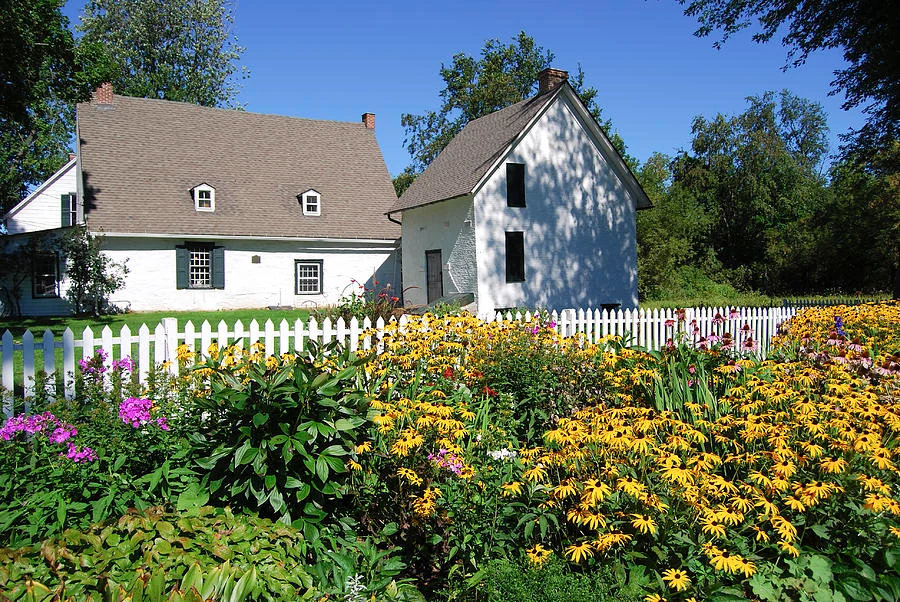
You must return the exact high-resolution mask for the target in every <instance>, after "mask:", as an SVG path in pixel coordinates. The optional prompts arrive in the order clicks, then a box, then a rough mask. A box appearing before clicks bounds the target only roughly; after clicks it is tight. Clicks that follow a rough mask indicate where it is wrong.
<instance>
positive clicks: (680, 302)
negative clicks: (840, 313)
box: [640, 292, 891, 309]
mask: <svg viewBox="0 0 900 602" xmlns="http://www.w3.org/2000/svg"><path fill="white" fill-rule="evenodd" d="M890 299H891V295H890V294H888V293H872V294H869V295H845V294H841V293H835V294H828V295H803V296H791V297H770V296H767V295H763V294H761V293H752V292H751V293H736V294H734V295H727V296H715V295H712V296H710V295H707V296H699V297H695V296H684V297H679V298H674V297H669V298H665V299H647V300H641V302H640V307H641V308H642V309H667V308H672V309H674V308H679V307H781V306H783V305H804V306H805V305H818V304H821V305H829V304H833V303H834V301H835V300H840V301H841V302H842V303H865V302H869V301H889V300H890Z"/></svg>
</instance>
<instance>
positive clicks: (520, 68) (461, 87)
mask: <svg viewBox="0 0 900 602" xmlns="http://www.w3.org/2000/svg"><path fill="white" fill-rule="evenodd" d="M554 58H555V57H554V54H553V53H552V52H550V51H549V50H546V49H545V48H543V47H541V46H538V45H537V44H536V43H535V41H534V39H533V38H532V37H530V36H529V35H527V34H526V33H525V32H524V31H523V32H520V33H519V35H518V36H516V38H515V39H514V40H513V41H511V42H510V43H509V44H504V43H502V42H501V41H500V40H499V39H492V40H488V41H487V42H485V44H484V47H483V48H482V49H481V57H480V58H475V57H473V56H470V55H468V54H465V53H463V52H461V53H458V54H456V55H454V56H453V61H452V63H451V64H450V65H449V66H446V65H441V78H442V79H443V80H444V88H443V89H442V90H441V92H440V96H441V99H442V101H443V104H442V105H441V108H440V109H439V110H437V111H427V112H425V113H422V114H420V115H413V114H410V113H406V114H404V115H402V117H401V120H400V121H401V124H402V125H403V126H404V127H405V128H406V140H405V141H404V143H405V144H406V145H407V147H406V148H407V150H408V151H409V154H410V156H411V157H412V163H410V165H409V167H407V168H406V170H405V171H404V173H403V174H401V176H398V178H397V179H395V182H394V186H395V188H397V189H398V191H399V192H402V190H405V187H406V186H409V184H411V183H412V180H413V179H415V175H417V174H419V173H421V172H422V171H424V170H425V168H426V167H428V165H429V164H430V163H431V162H432V161H433V160H434V158H435V157H437V155H438V154H439V153H440V152H441V150H443V149H444V147H445V146H447V144H449V143H450V141H451V140H452V139H453V137H454V136H456V134H458V133H459V131H460V130H462V128H463V127H465V125H466V124H467V123H469V121H472V120H473V119H477V118H479V117H483V116H484V115H487V114H489V113H493V112H494V111H498V110H500V109H502V108H504V107H508V106H509V105H511V104H515V103H517V102H519V101H520V100H524V99H526V98H528V97H530V96H533V95H535V94H536V93H537V75H538V73H539V72H540V71H542V70H543V69H546V68H548V67H551V66H553V65H552V63H553V60H554ZM569 83H570V84H571V85H572V87H573V88H574V89H575V91H576V92H577V93H578V95H579V96H580V97H581V99H582V100H583V101H584V104H585V105H586V106H587V107H588V109H589V110H590V111H591V114H592V115H593V116H594V118H595V119H597V121H598V122H599V123H600V125H601V127H603V128H604V130H605V131H607V132H609V131H610V129H611V123H610V121H609V120H603V119H602V111H601V109H600V106H599V104H598V103H597V90H596V88H592V87H588V86H586V85H585V83H584V72H583V71H582V70H581V66H579V67H578V71H577V73H576V74H575V75H574V77H570V78H569ZM611 139H612V142H613V144H614V146H616V149H617V150H618V151H619V152H620V153H621V154H623V155H624V154H625V144H624V142H623V141H622V139H621V138H620V137H619V136H618V135H617V134H613V135H612V136H611ZM630 163H631V164H632V165H633V164H634V161H633V160H630ZM399 192H398V193H399Z"/></svg>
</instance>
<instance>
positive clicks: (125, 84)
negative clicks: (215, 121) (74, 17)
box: [78, 0, 246, 106]
mask: <svg viewBox="0 0 900 602" xmlns="http://www.w3.org/2000/svg"><path fill="white" fill-rule="evenodd" d="M233 22H234V11H233V8H232V7H231V6H230V5H229V4H228V3H227V2H226V0H91V1H90V2H88V4H87V5H86V6H85V7H84V16H83V19H82V22H81V24H80V25H79V27H78V29H79V30H81V31H82V32H84V37H83V40H84V41H86V42H92V43H99V44H102V46H103V48H105V49H106V52H107V53H108V54H109V57H110V58H111V61H112V64H113V67H114V70H113V77H112V78H111V79H112V83H113V88H114V89H115V90H116V91H117V92H119V93H120V94H124V95H127V96H139V97H144V98H164V99H167V100H177V101H182V102H189V103H193V104H198V105H203V106H234V104H235V99H236V97H237V94H238V91H239V88H240V76H241V75H242V74H245V73H246V71H245V70H244V69H242V68H240V67H238V65H237V61H238V60H239V59H240V57H241V54H242V53H243V51H244V48H242V47H241V46H239V45H238V43H237V37H236V36H234V35H233V33H232V31H231V30H232V25H233Z"/></svg>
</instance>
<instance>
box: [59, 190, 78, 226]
mask: <svg viewBox="0 0 900 602" xmlns="http://www.w3.org/2000/svg"><path fill="white" fill-rule="evenodd" d="M77 223H78V195H77V194H75V193H74V192H70V193H69V194H64V195H62V225H63V227H66V226H74V225H75V224H77Z"/></svg>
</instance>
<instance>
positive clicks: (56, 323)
mask: <svg viewBox="0 0 900 602" xmlns="http://www.w3.org/2000/svg"><path fill="white" fill-rule="evenodd" d="M163 318H175V319H177V320H178V328H179V330H183V325H184V323H185V322H187V321H188V320H190V321H192V322H193V323H194V326H195V327H196V329H197V330H198V331H199V330H200V325H201V324H203V321H204V320H209V323H210V325H211V326H212V327H213V330H215V329H216V326H217V325H218V324H219V321H220V320H225V323H226V324H228V326H229V327H231V326H233V325H234V323H235V322H237V321H238V320H240V321H241V322H243V323H244V327H245V328H246V327H247V326H248V325H249V324H250V321H251V320H254V319H255V320H256V321H257V322H259V324H260V327H261V326H262V325H263V324H265V322H266V320H272V322H274V323H275V324H276V326H277V325H278V324H279V323H280V322H281V320H283V319H286V320H287V321H288V323H290V324H291V325H293V323H294V321H295V320H297V318H299V319H301V320H303V321H304V322H305V321H306V320H307V319H308V318H309V311H308V310H305V309H288V310H270V309H237V310H225V311H150V312H129V313H124V314H115V315H109V316H99V317H96V318H92V317H81V318H76V317H72V316H50V317H45V316H39V317H29V318H0V334H2V333H4V332H6V331H7V330H9V331H10V332H12V334H13V337H14V338H15V339H16V340H20V339H21V338H22V334H23V333H24V332H25V331H26V330H31V333H32V334H33V335H34V336H35V338H40V336H41V335H43V333H44V330H46V329H48V328H49V329H50V332H52V333H53V336H54V337H60V336H62V333H63V331H64V330H65V329H66V328H71V329H72V332H73V333H74V334H75V338H76V339H80V338H81V333H82V332H83V331H84V329H85V328H87V327H88V326H90V328H91V330H93V331H94V336H95V337H99V335H100V331H101V330H103V327H104V326H109V327H110V328H111V329H112V331H113V336H118V334H119V331H120V330H121V329H122V326H124V325H126V324H127V325H128V327H129V328H130V329H131V333H132V334H137V331H138V328H140V327H141V324H146V325H147V327H148V328H149V329H150V332H153V329H154V328H156V325H157V324H159V322H160V320H162V319H163Z"/></svg>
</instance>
